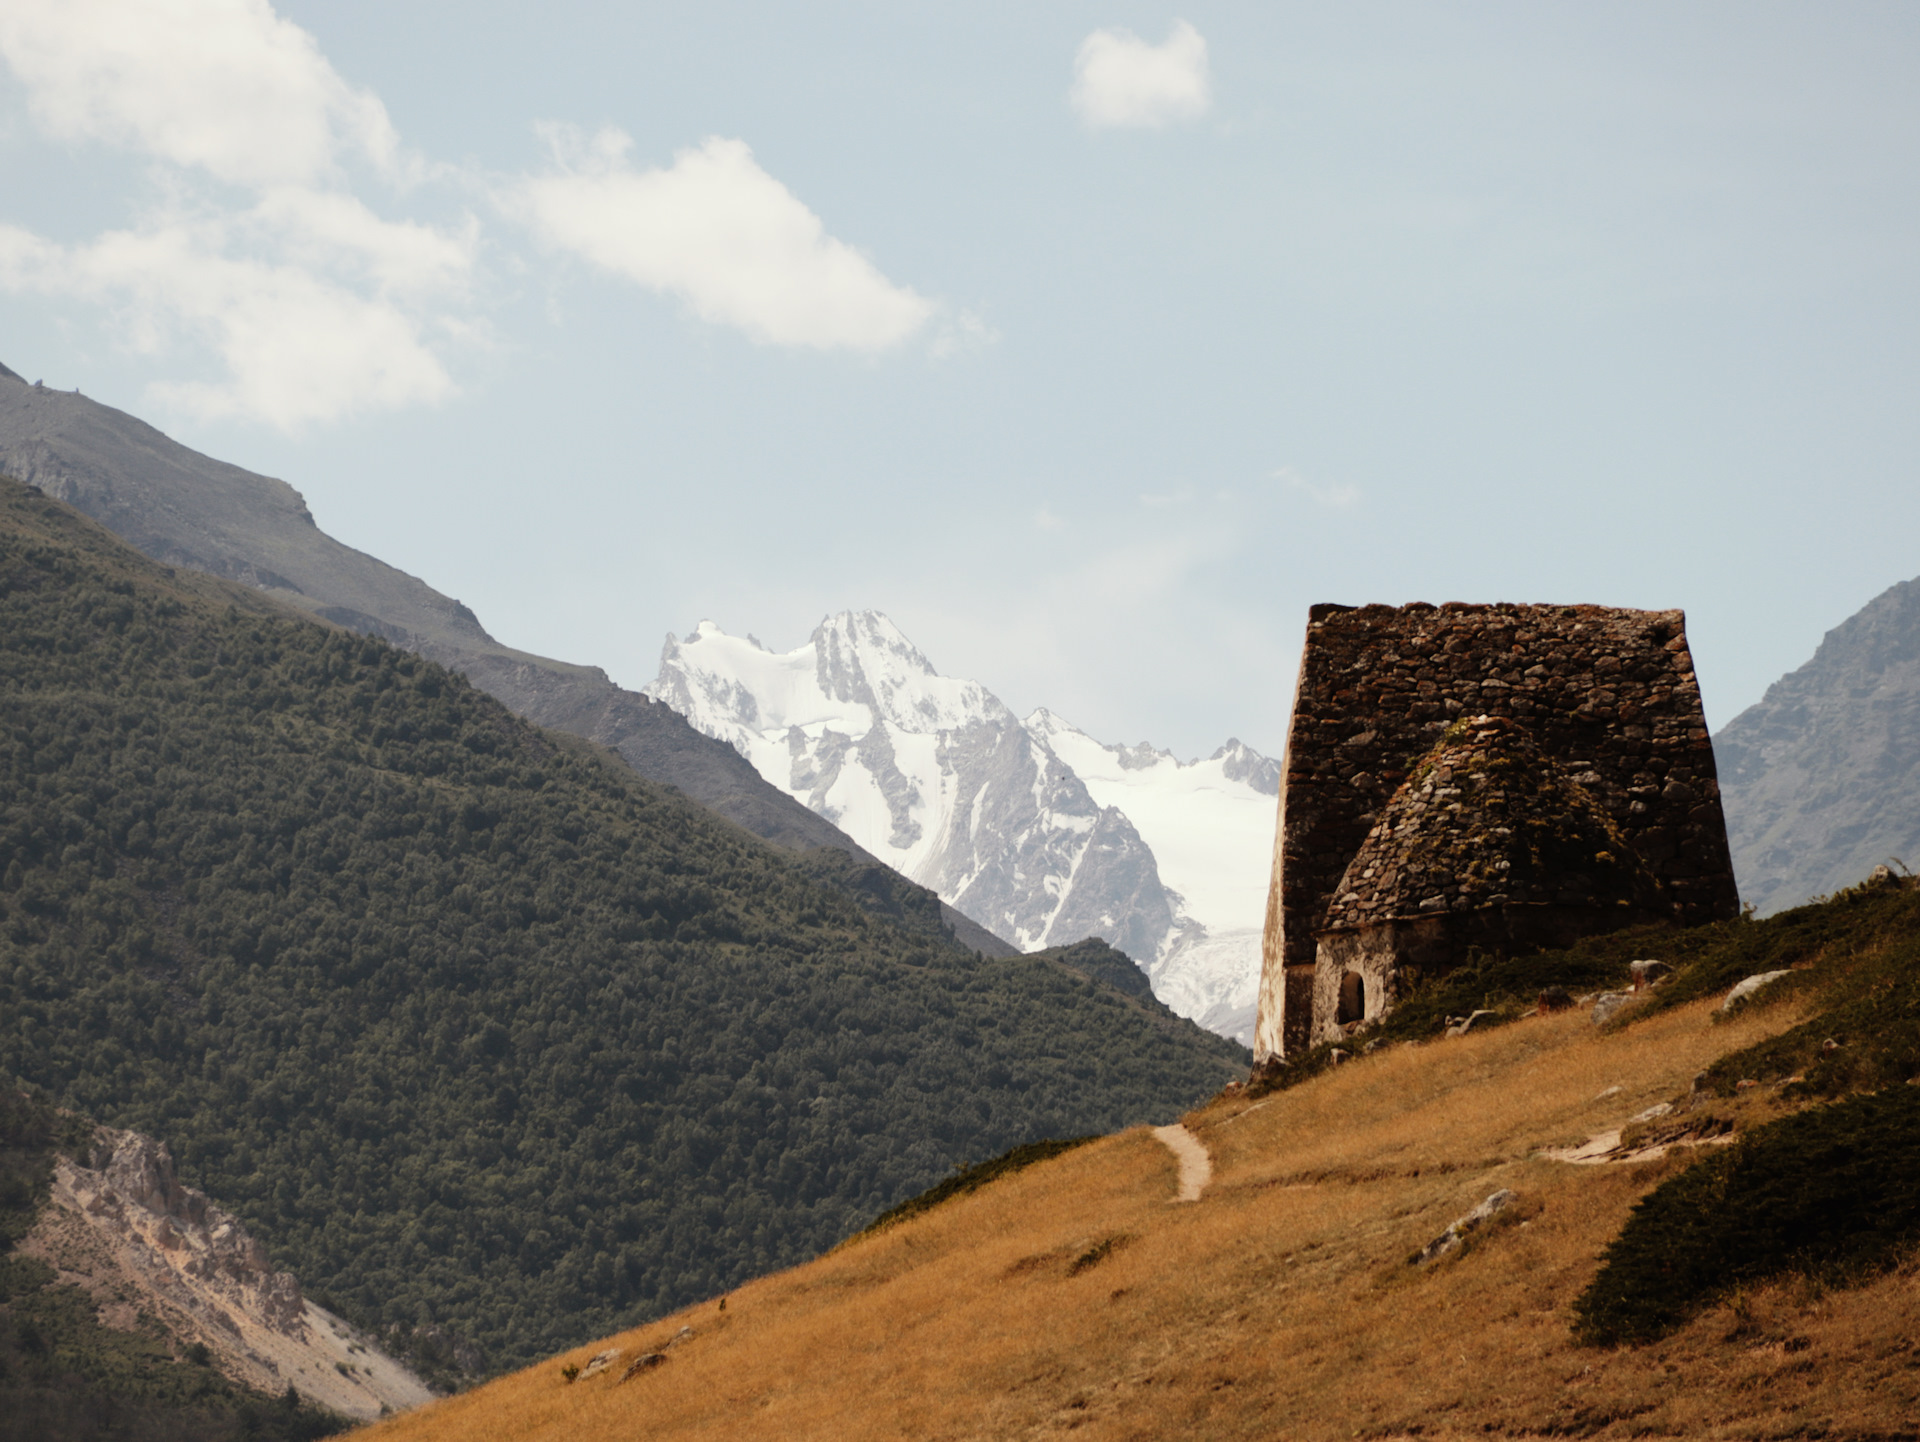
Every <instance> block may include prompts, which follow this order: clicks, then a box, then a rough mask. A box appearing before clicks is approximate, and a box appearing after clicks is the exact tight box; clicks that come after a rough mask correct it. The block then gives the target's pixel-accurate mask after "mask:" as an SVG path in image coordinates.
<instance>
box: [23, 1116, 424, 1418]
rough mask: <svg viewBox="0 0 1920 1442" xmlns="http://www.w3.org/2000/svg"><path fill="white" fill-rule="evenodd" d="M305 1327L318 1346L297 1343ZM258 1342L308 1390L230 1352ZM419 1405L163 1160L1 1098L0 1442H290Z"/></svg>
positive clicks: (242, 1352) (248, 1356)
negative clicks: (313, 1329)
mask: <svg viewBox="0 0 1920 1442" xmlns="http://www.w3.org/2000/svg"><path fill="white" fill-rule="evenodd" d="M103 1147H104V1150H106V1151H107V1152H108V1153H109V1155H108V1156H105V1157H96V1156H95V1155H94V1154H95V1153H96V1152H97V1151H99V1150H101V1149H102V1148H103ZM90 1160H100V1161H102V1162H103V1163H104V1165H103V1166H101V1167H99V1168H94V1167H89V1166H87V1165H86V1163H87V1162H88V1161H90ZM163 1221H164V1222H165V1223H166V1224H167V1227H168V1229H169V1230H168V1231H167V1233H166V1234H165V1238H164V1240H162V1237H161V1235H160V1234H159V1233H158V1230H157V1229H158V1227H159V1225H160V1224H161V1223H162V1222H163ZM296 1308H297V1310H296ZM306 1317H311V1318H313V1319H316V1320H320V1321H322V1322H323V1323H325V1324H327V1327H328V1330H326V1331H325V1332H324V1335H321V1336H302V1335H301V1327H302V1326H303V1325H304V1319H305V1318H306ZM290 1324H291V1325H290ZM268 1336H270V1337H271V1339H272V1342H271V1344H270V1350H272V1351H273V1352H274V1353H275V1354H276V1356H277V1357H278V1359H279V1360H280V1361H281V1362H283V1363H287V1364H290V1365H292V1366H293V1367H294V1368H295V1370H296V1372H297V1371H300V1370H301V1369H302V1366H303V1365H304V1371H305V1377H304V1378H303V1380H306V1381H309V1382H313V1383H315V1384H316V1385H315V1386H314V1387H311V1388H309V1390H308V1391H307V1392H306V1393H304V1394H303V1393H302V1392H301V1391H299V1390H297V1389H296V1388H294V1387H290V1386H289V1385H288V1383H287V1381H286V1380H285V1379H284V1378H282V1377H280V1376H278V1375H276V1374H275V1373H274V1372H273V1370H272V1368H271V1367H270V1366H269V1365H268V1364H267V1362H266V1360H265V1359H264V1358H263V1357H261V1356H260V1355H259V1354H258V1353H257V1352H255V1351H254V1350H253V1349H252V1347H251V1346H249V1345H248V1340H243V1339H251V1340H259V1339H261V1338H263V1337H268ZM322 1373H324V1375H320V1374H322ZM376 1378H377V1380H376ZM367 1383H372V1384H373V1389H374V1391H377V1392H379V1393H381V1394H382V1396H381V1398H376V1397H375V1396H374V1395H373V1392H370V1391H369V1390H368V1387H367V1386H366V1385H365V1384H367ZM391 1384H399V1385H398V1386H394V1385H391ZM316 1391H324V1392H326V1393H327V1394H328V1395H329V1397H330V1398H331V1399H333V1400H334V1401H336V1402H344V1403H346V1404H348V1405H347V1406H346V1407H344V1408H341V1409H339V1410H331V1409H323V1408H320V1407H316V1406H314V1405H313V1404H312V1401H311V1400H310V1399H311V1397H312V1395H313V1394H314V1392H316ZM427 1395H428V1394H427V1392H426V1389H425V1388H424V1387H422V1386H420V1384H419V1382H418V1381H417V1379H412V1378H407V1377H406V1376H405V1374H404V1372H402V1371H401V1370H400V1369H399V1368H397V1367H396V1366H395V1365H394V1364H393V1363H391V1362H390V1361H389V1360H388V1359H386V1358H384V1357H382V1356H380V1354H379V1353H378V1352H377V1351H376V1350H375V1349H373V1348H371V1347H369V1346H368V1345H367V1344H366V1341H365V1339H364V1338H359V1337H356V1336H355V1334H354V1333H353V1332H352V1331H351V1329H348V1328H347V1327H346V1326H345V1324H344V1323H341V1322H339V1321H338V1319H337V1318H331V1317H328V1316H327V1315H326V1314H324V1313H322V1312H320V1311H319V1310H318V1309H314V1308H311V1307H310V1304H306V1303H305V1302H304V1301H303V1299H301V1298H300V1296H299V1293H298V1288H297V1287H296V1286H294V1285H293V1284H292V1282H291V1279H290V1278H287V1277H286V1276H285V1274H284V1273H282V1274H277V1275H276V1274H275V1273H273V1272H272V1271H271V1269H270V1268H269V1267H268V1266H267V1265H266V1263H265V1260H264V1258H263V1257H261V1256H260V1255H258V1253H257V1250H256V1249H255V1248H254V1247H253V1246H252V1244H251V1241H250V1239H249V1238H248V1237H247V1236H246V1234H245V1233H244V1232H242V1231H240V1230H239V1229H238V1228H236V1227H235V1226H234V1225H233V1224H232V1221H231V1219H230V1218H228V1217H226V1216H225V1215H224V1214H222V1213H221V1212H219V1211H218V1209H217V1208H213V1207H212V1206H211V1205H210V1204H207V1203H206V1201H205V1198H203V1197H201V1196H200V1194H199V1193H197V1192H192V1191H190V1190H186V1189H183V1188H180V1187H179V1186H178V1184H177V1182H175V1181H174V1179H173V1177H172V1173H171V1166H170V1162H169V1161H168V1160H167V1159H166V1156H165V1151H164V1149H163V1148H159V1147H157V1146H156V1145H155V1144H154V1143H152V1142H150V1141H149V1140H148V1139H146V1138H144V1137H135V1136H132V1135H131V1134H127V1133H109V1134H103V1133H102V1132H101V1130H100V1129H97V1128H95V1127H94V1125H93V1124H92V1123H91V1122H88V1121H86V1120H84V1119H82V1118H80V1117H77V1116H74V1115H73V1114H72V1113H63V1112H61V1111H59V1110H57V1109H56V1108H54V1107H53V1106H52V1105H50V1104H49V1103H48V1102H46V1101H45V1100H44V1099H43V1098H36V1097H34V1096H32V1095H29V1094H28V1093H25V1092H21V1091H18V1090H16V1089H14V1088H13V1087H11V1086H0V1437H5V1438H8V1439H13V1438H21V1439H32V1442H68V1439H74V1442H79V1439H83V1438H84V1439H102V1438H121V1437H125V1438H129V1439H132V1438H138V1439H140V1442H175V1439H179V1442H189V1439H190V1442H228V1439H233V1442H240V1439H243V1438H244V1439H252V1442H304V1439H307V1438H314V1437H321V1436H327V1435H330V1434H332V1433H335V1432H339V1431H343V1430H344V1429H345V1428H346V1427H347V1425H348V1421H347V1417H346V1416H344V1415H342V1412H343V1411H344V1412H354V1413H357V1414H358V1415H360V1416H361V1417H362V1418H363V1419H364V1418H367V1417H372V1416H375V1415H378V1414H379V1412H380V1411H381V1410H382V1400H383V1399H384V1400H386V1401H400V1402H405V1403H409V1404H410V1403H413V1402H420V1401H425V1400H426V1398H427ZM303 1397H305V1398H307V1399H308V1400H303Z"/></svg>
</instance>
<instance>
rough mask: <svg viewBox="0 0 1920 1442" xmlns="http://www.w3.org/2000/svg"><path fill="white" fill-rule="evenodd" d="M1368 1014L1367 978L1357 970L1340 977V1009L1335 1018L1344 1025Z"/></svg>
mask: <svg viewBox="0 0 1920 1442" xmlns="http://www.w3.org/2000/svg"><path fill="white" fill-rule="evenodd" d="M1366 1015H1367V979H1366V978H1365V977H1364V976H1362V975H1360V973H1359V972H1357V971H1350V972H1348V973H1347V974H1346V975H1344V976H1342V977H1341V978H1340V1011H1339V1014H1338V1015H1337V1016H1336V1017H1335V1020H1336V1021H1338V1022H1339V1023H1340V1025H1342V1026H1346V1025H1347V1024H1348V1023H1349V1022H1356V1021H1362V1020H1364V1019H1365V1017H1366Z"/></svg>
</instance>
